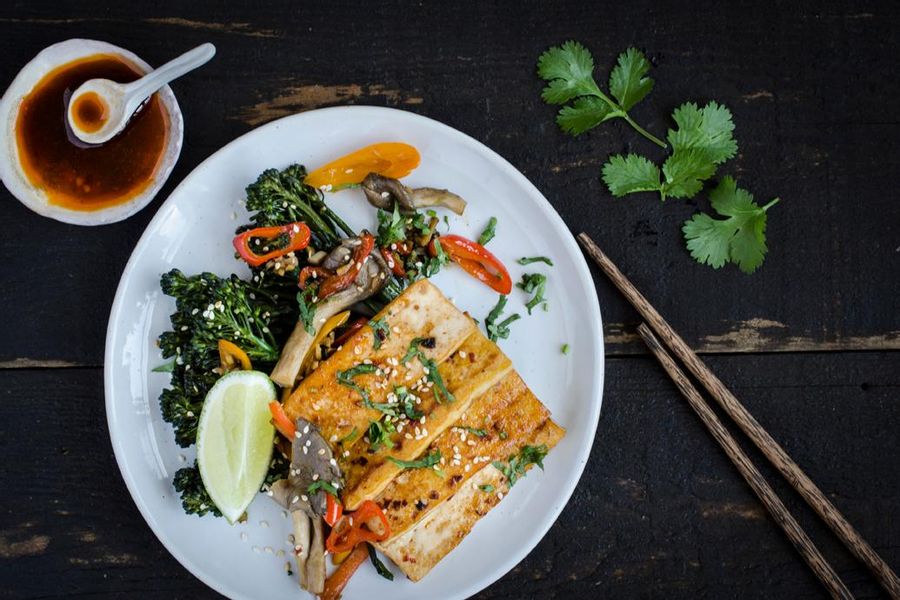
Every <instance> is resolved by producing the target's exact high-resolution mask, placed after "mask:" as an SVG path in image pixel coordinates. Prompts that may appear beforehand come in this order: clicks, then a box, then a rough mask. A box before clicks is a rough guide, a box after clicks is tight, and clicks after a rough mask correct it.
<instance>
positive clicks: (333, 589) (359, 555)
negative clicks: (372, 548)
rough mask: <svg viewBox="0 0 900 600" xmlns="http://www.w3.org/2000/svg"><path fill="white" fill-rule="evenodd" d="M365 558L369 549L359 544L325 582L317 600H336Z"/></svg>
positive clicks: (367, 556)
mask: <svg viewBox="0 0 900 600" xmlns="http://www.w3.org/2000/svg"><path fill="white" fill-rule="evenodd" d="M367 558H369V549H368V548H366V545H365V544H360V545H359V546H357V547H356V549H355V550H353V552H351V553H350V556H348V557H347V558H345V559H344V562H342V563H341V565H340V566H339V567H338V568H337V571H335V572H334V573H332V574H331V575H330V576H329V577H328V579H326V580H325V587H324V588H323V589H322V593H321V594H319V600H338V598H340V597H341V592H343V591H344V588H345V587H347V583H349V581H350V578H351V577H353V574H354V573H356V570H357V569H358V568H359V567H360V565H362V564H363V563H364V562H366V559H367Z"/></svg>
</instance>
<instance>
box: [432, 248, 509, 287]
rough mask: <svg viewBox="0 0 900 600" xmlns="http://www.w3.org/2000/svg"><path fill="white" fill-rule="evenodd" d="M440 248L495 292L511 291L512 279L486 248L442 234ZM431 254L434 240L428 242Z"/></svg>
mask: <svg viewBox="0 0 900 600" xmlns="http://www.w3.org/2000/svg"><path fill="white" fill-rule="evenodd" d="M440 244H441V248H442V249H443V250H444V252H446V253H447V255H448V256H449V257H450V258H451V259H452V260H453V262H455V263H457V264H458V265H459V266H461V267H462V268H463V269H465V271H466V272H467V273H468V274H469V275H471V276H472V277H474V278H475V279H477V280H479V281H482V282H484V283H485V284H487V285H488V286H489V287H490V288H491V289H493V290H494V291H495V292H499V293H501V294H508V293H510V292H511V291H512V279H511V278H510V276H509V271H507V270H506V267H505V266H503V263H502V262H500V259H499V258H497V257H496V256H494V255H493V254H491V253H490V252H489V251H488V250H487V248H485V247H484V246H482V245H481V244H479V243H478V242H473V241H472V240H467V239H466V238H464V237H462V236H458V235H442V236H441V237H440ZM428 251H429V253H430V254H431V255H432V256H435V255H436V254H437V252H436V251H435V247H434V240H432V241H431V243H430V244H428Z"/></svg>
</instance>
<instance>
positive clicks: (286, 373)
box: [269, 238, 390, 388]
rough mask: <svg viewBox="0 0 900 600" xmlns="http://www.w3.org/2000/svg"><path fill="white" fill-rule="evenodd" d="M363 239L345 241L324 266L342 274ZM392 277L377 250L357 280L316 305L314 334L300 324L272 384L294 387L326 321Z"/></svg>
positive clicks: (286, 345) (324, 262)
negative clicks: (389, 276)
mask: <svg viewBox="0 0 900 600" xmlns="http://www.w3.org/2000/svg"><path fill="white" fill-rule="evenodd" d="M360 243H361V242H360V240H359V238H349V239H346V240H343V241H342V242H341V244H340V245H339V246H338V247H337V248H335V249H334V250H332V251H331V252H330V253H329V254H328V256H326V257H325V258H324V259H323V260H322V263H321V266H322V267H324V268H326V269H328V270H329V271H340V269H341V268H343V267H346V266H347V263H348V261H349V260H350V257H351V255H352V254H353V249H354V248H356V247H357V246H359V244H360ZM388 275H390V270H389V269H388V266H387V263H385V262H384V258H382V256H381V254H380V253H379V252H378V251H377V250H373V251H372V253H371V254H369V259H368V260H367V261H366V264H365V266H364V268H362V269H360V271H359V274H357V276H356V279H354V280H353V283H352V284H351V285H349V286H348V287H347V288H346V289H343V290H341V291H339V292H337V293H335V294H333V295H331V296H328V297H327V298H324V299H323V300H320V301H319V302H317V303H316V313H315V316H314V317H313V333H310V332H308V331H307V330H306V328H305V326H304V324H303V321H302V320H300V321H298V322H297V325H296V326H295V327H294V331H293V332H291V336H290V337H289V338H288V340H287V342H286V343H285V345H284V349H283V350H282V351H281V356H280V357H279V358H278V363H277V364H276V365H275V368H274V369H273V370H272V373H271V375H270V376H269V377H270V378H271V379H272V381H274V382H275V383H277V384H278V385H280V386H281V387H283V388H290V387H293V385H294V381H296V379H297V375H298V374H299V373H300V368H301V367H302V366H303V359H304V358H306V354H307V353H308V352H309V351H310V349H311V347H312V344H313V342H314V341H315V339H316V334H317V333H318V332H319V329H321V328H322V325H324V324H325V321H327V320H328V319H330V318H331V317H333V316H334V315H336V314H337V313H339V312H341V311H343V310H346V309H347V308H349V307H351V306H353V305H354V304H356V303H357V302H362V301H363V300H365V299H366V298H369V297H370V296H372V295H373V294H376V293H378V291H379V290H380V289H381V288H382V287H383V286H384V284H385V281H386V280H387V276H388Z"/></svg>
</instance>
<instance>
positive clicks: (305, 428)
mask: <svg viewBox="0 0 900 600" xmlns="http://www.w3.org/2000/svg"><path fill="white" fill-rule="evenodd" d="M303 433H309V425H307V426H306V427H304V428H303ZM306 445H307V446H308V445H309V442H306Z"/></svg>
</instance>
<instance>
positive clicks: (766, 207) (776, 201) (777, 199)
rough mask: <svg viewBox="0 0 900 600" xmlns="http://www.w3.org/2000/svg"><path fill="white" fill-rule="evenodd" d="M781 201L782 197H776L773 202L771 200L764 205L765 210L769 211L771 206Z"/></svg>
mask: <svg viewBox="0 0 900 600" xmlns="http://www.w3.org/2000/svg"><path fill="white" fill-rule="evenodd" d="M779 202H781V198H774V199H773V200H772V201H771V202H769V203H768V204H766V205H765V206H763V207H762V209H763V212H766V211H768V210H769V209H770V208H772V207H773V206H775V205H776V204H778V203H779Z"/></svg>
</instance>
